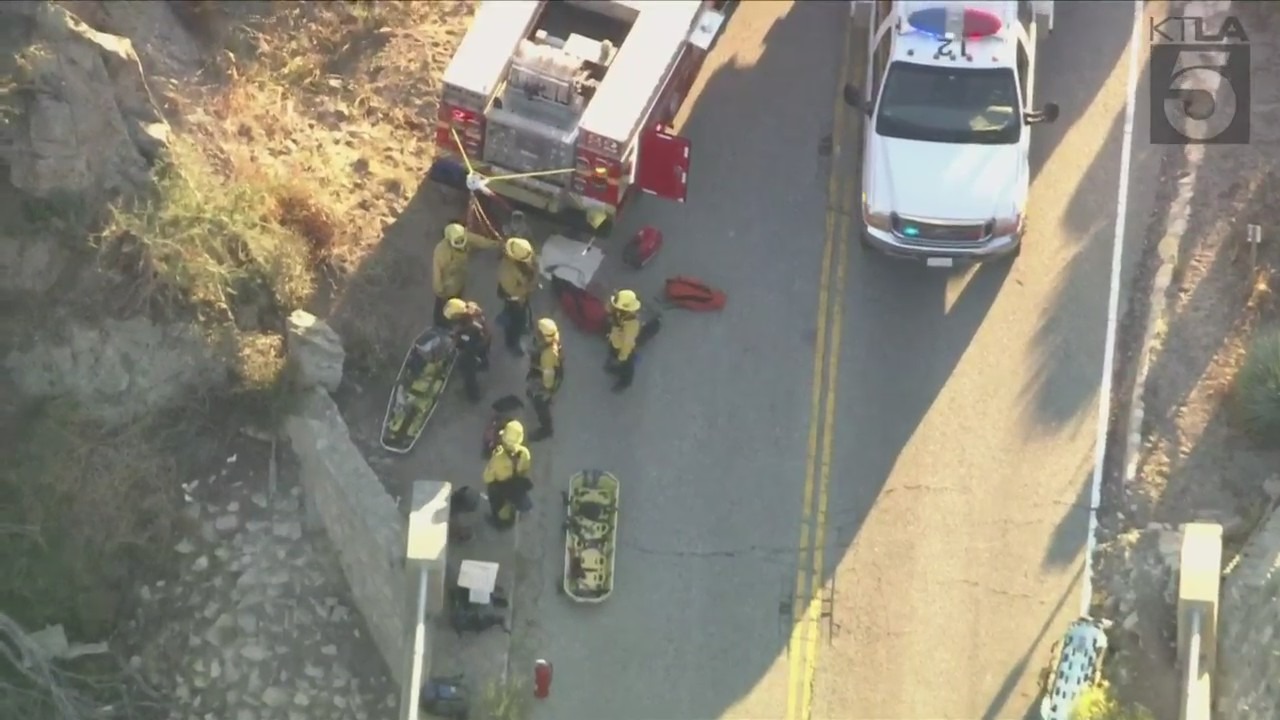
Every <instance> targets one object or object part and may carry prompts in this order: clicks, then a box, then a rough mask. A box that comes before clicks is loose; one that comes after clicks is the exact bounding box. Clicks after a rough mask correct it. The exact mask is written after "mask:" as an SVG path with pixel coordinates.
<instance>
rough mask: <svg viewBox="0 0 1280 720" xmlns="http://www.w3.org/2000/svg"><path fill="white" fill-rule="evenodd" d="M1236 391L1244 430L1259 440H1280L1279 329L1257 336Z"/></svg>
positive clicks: (1247, 356)
mask: <svg viewBox="0 0 1280 720" xmlns="http://www.w3.org/2000/svg"><path fill="white" fill-rule="evenodd" d="M1233 394H1234V401H1235V402H1234V404H1235V409H1236V414H1237V416H1238V418H1239V422H1240V424H1241V425H1242V426H1243V427H1244V429H1245V431H1246V432H1248V433H1249V434H1250V435H1253V436H1254V437H1255V438H1258V439H1259V440H1265V441H1267V442H1276V441H1280V330H1264V331H1261V332H1259V333H1258V334H1257V335H1256V336H1254V338H1253V342H1252V343H1251V344H1250V346H1249V351H1248V353H1247V355H1246V356H1245V361H1244V365H1243V366H1242V367H1241V368H1240V372H1239V373H1238V374H1237V375H1236V380H1235V388H1234V393H1233Z"/></svg>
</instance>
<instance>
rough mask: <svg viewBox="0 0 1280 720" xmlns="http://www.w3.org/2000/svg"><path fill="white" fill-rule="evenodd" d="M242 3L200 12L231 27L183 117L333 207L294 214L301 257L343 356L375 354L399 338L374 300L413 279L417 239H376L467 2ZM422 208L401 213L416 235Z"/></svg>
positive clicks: (246, 164) (237, 161) (409, 163)
mask: <svg viewBox="0 0 1280 720" xmlns="http://www.w3.org/2000/svg"><path fill="white" fill-rule="evenodd" d="M253 7H254V8H255V10H256V11H258V12H260V14H257V15H254V16H252V17H248V16H246V17H241V18H237V19H233V20H234V21H233V22H232V21H229V19H228V18H223V19H222V21H221V22H218V21H214V20H210V19H208V18H205V19H203V20H201V21H200V22H202V23H204V24H205V25H206V26H217V25H221V26H224V27H225V26H234V27H238V28H239V29H236V30H231V31H227V32H224V33H222V37H221V42H222V43H223V45H224V46H225V47H226V48H227V50H226V51H225V52H223V53H221V55H220V56H219V57H220V62H219V65H220V69H221V70H222V78H223V82H222V83H221V84H219V85H218V86H217V87H215V88H212V89H210V90H208V91H207V92H206V93H204V94H202V95H201V96H200V97H192V98H191V99H190V101H189V104H190V107H188V108H187V109H186V111H185V113H184V115H185V116H186V122H185V123H184V124H186V125H187V126H189V128H190V131H191V133H192V136H193V137H196V138H198V139H199V141H200V142H201V143H202V144H203V145H205V146H208V147H216V148H218V151H219V153H221V154H223V155H225V156H226V157H227V158H228V161H229V162H230V164H231V165H233V166H235V167H237V168H242V169H244V170H243V172H250V171H252V172H258V173H262V174H265V175H268V176H271V177H287V178H290V179H291V184H292V192H293V196H295V197H298V198H305V199H306V200H305V207H307V208H309V213H308V214H309V215H310V217H312V218H320V217H323V218H336V219H337V221H336V222H332V223H330V222H318V223H317V222H313V223H310V224H308V223H307V221H302V222H300V223H296V225H298V226H302V227H310V228H312V229H310V230H307V233H308V234H309V235H310V236H311V237H313V238H315V241H314V253H315V256H314V259H315V260H316V261H317V262H319V263H322V264H323V266H324V268H325V269H326V270H327V271H328V272H327V273H326V278H327V280H328V281H329V282H328V283H325V284H323V285H322V286H321V288H320V289H321V291H322V293H323V295H324V298H325V300H326V301H327V306H328V307H330V308H337V309H339V310H340V311H339V312H337V313H336V316H335V317H334V318H332V320H333V321H334V322H335V327H336V328H337V329H338V330H339V332H341V333H342V335H343V339H344V341H345V343H346V345H347V350H348V359H349V361H350V364H351V367H352V368H355V369H357V370H358V369H359V368H361V367H363V366H365V365H375V364H377V363H380V362H382V361H383V360H384V359H385V353H386V352H388V347H390V346H394V345H398V344H399V343H401V342H403V338H402V337H401V335H402V328H400V327H398V325H397V323H396V320H397V319H398V316H399V313H395V315H396V316H397V317H396V318H390V317H388V312H387V309H388V308H389V307H393V306H394V305H395V304H396V303H400V302H403V290H404V288H405V287H412V285H413V284H414V283H420V282H421V281H422V277H423V276H422V274H421V273H414V272H406V271H405V270H406V268H413V267H417V266H419V265H421V264H422V263H423V262H425V258H426V252H427V248H428V247H429V245H427V244H426V243H422V244H417V243H400V242H397V243H388V242H384V239H385V237H386V235H387V231H388V228H389V227H391V226H392V224H393V223H394V222H395V221H396V220H397V219H399V218H401V217H402V215H404V213H405V212H406V210H407V209H408V208H409V205H410V201H411V200H412V199H413V198H414V196H415V194H416V192H417V190H418V188H419V186H420V184H421V183H422V181H423V180H424V178H425V175H426V170H427V167H428V165H429V163H430V161H431V159H432V156H433V154H434V148H433V146H432V128H433V126H434V122H435V113H436V102H437V97H438V94H439V81H440V77H441V75H442V74H443V72H444V68H445V66H446V65H447V63H448V61H449V59H450V58H451V57H452V54H453V51H454V49H455V47H456V45H457V43H458V42H459V41H460V40H461V38H462V35H463V34H464V32H465V30H466V26H467V23H468V22H469V19H470V16H471V13H472V12H473V8H474V3H472V2H430V3H426V2H332V3H279V4H274V5H270V6H267V5H256V6H253ZM430 202H431V200H428V201H427V204H428V205H429V204H430ZM301 206H304V204H303V203H302V202H299V203H295V204H294V205H293V207H301ZM425 210H426V212H425V214H424V215H422V216H419V215H414V216H413V217H414V218H415V220H414V223H413V224H414V225H415V229H416V233H421V234H423V235H430V234H431V233H433V232H438V228H433V227H432V225H431V224H432V223H433V222H440V223H442V222H443V219H442V218H443V211H437V210H435V209H432V208H425ZM455 212H456V211H455ZM418 217H422V223H421V226H420V227H418V225H419V223H418V221H417V218H418ZM315 225H320V226H324V227H331V228H332V232H327V233H326V232H317V231H316V230H315V229H314V226H315ZM416 233H415V234H416ZM419 255H420V256H419ZM381 318H388V320H387V321H385V322H383V321H380V319H381ZM352 319H355V320H352ZM366 359H368V362H366V361H365V360H366Z"/></svg>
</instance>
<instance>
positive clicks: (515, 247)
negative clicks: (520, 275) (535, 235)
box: [503, 237, 533, 262]
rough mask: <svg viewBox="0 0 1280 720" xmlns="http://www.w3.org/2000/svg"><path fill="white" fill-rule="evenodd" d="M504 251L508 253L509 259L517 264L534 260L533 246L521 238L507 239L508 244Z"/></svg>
mask: <svg viewBox="0 0 1280 720" xmlns="http://www.w3.org/2000/svg"><path fill="white" fill-rule="evenodd" d="M503 250H504V251H505V252H506V253H507V257H509V258H511V259H512V260H515V261H516V262H529V261H530V260H532V259H533V245H530V244H529V241H528V240H525V239H524V238H521V237H513V238H507V244H506V246H504V247H503Z"/></svg>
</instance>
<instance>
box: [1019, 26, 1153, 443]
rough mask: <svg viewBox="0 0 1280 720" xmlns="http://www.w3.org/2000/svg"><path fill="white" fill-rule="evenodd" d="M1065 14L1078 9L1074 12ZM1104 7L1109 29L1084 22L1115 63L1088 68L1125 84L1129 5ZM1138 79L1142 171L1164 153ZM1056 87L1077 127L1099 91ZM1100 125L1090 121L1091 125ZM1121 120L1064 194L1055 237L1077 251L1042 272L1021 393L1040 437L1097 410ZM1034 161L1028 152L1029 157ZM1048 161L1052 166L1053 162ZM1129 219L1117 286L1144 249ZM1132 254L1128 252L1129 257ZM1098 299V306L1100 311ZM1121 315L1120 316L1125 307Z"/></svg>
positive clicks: (1138, 190)
mask: <svg viewBox="0 0 1280 720" xmlns="http://www.w3.org/2000/svg"><path fill="white" fill-rule="evenodd" d="M1060 7H1062V6H1060ZM1067 7H1074V8H1076V9H1080V6H1067ZM1091 7H1092V6H1091ZM1108 8H1109V12H1112V13H1113V14H1114V15H1116V19H1115V21H1114V22H1111V23H1102V24H1101V25H1099V24H1098V23H1099V18H1098V17H1096V9H1094V16H1093V17H1092V18H1091V20H1090V22H1091V23H1093V24H1094V25H1095V26H1097V28H1100V29H1097V28H1095V30H1094V31H1093V34H1094V35H1095V36H1096V37H1099V38H1104V39H1106V40H1107V45H1108V46H1111V45H1113V44H1114V45H1116V51H1115V54H1114V59H1111V60H1109V61H1108V62H1105V63H1103V62H1098V63H1092V62H1091V63H1088V64H1086V65H1087V66H1089V67H1094V66H1095V65H1096V66H1097V67H1098V68H1106V70H1107V72H1105V73H1104V72H1102V70H1099V72H1098V75H1099V77H1098V78H1097V80H1098V82H1099V83H1101V82H1103V81H1104V80H1106V79H1107V78H1108V77H1109V76H1111V75H1112V74H1113V72H1111V71H1114V73H1118V75H1117V76H1116V77H1118V78H1119V80H1120V81H1121V82H1122V83H1125V82H1127V79H1128V63H1129V59H1128V55H1127V54H1125V52H1124V43H1125V42H1126V41H1127V40H1128V39H1129V35H1130V30H1131V28H1132V23H1131V22H1130V21H1129V18H1130V17H1131V13H1132V6H1131V5H1129V4H1128V3H1110V4H1108ZM1086 10H1087V9H1086ZM1077 14H1081V13H1064V14H1063V16H1064V17H1067V18H1074V17H1075V16H1076V15H1077ZM1071 22H1077V21H1076V20H1072V21H1071ZM1063 32H1065V30H1064V31H1063ZM1055 34H1056V33H1055ZM1139 72H1140V74H1139V78H1138V85H1137V87H1138V93H1137V97H1136V99H1135V105H1134V119H1135V127H1134V142H1133V147H1132V156H1131V167H1133V168H1139V167H1144V166H1146V165H1147V164H1148V163H1151V162H1153V161H1154V159H1155V158H1157V157H1158V156H1159V154H1160V153H1161V152H1162V148H1159V147H1155V146H1151V145H1150V144H1149V143H1148V142H1147V137H1148V134H1147V132H1146V125H1147V123H1146V118H1147V117H1148V111H1147V107H1148V103H1147V102H1146V93H1145V88H1146V87H1147V83H1148V77H1147V76H1148V72H1149V70H1148V68H1147V67H1146V63H1145V62H1144V63H1143V64H1142V65H1141V66H1140V67H1139ZM1061 85H1062V86H1063V87H1064V88H1067V89H1064V90H1060V91H1059V92H1060V93H1063V94H1064V100H1063V105H1064V111H1063V114H1064V116H1065V115H1066V110H1065V107H1066V105H1067V104H1068V103H1069V104H1071V106H1072V107H1073V108H1076V110H1075V113H1076V120H1077V121H1078V120H1080V119H1081V115H1082V114H1083V113H1084V111H1085V109H1087V108H1089V106H1090V104H1091V103H1092V102H1093V100H1094V99H1095V98H1096V96H1097V92H1098V88H1097V87H1096V86H1092V85H1090V86H1084V85H1080V84H1078V83H1077V82H1065V83H1061ZM1099 107H1102V105H1099ZM1098 120H1099V119H1095V120H1094V121H1091V124H1092V123H1096V122H1097V121H1098ZM1124 120H1125V111H1124V103H1123V101H1121V102H1120V103H1119V105H1118V107H1117V108H1116V110H1115V113H1114V114H1113V116H1112V117H1110V118H1107V119H1106V120H1103V122H1107V123H1108V124H1107V130H1106V136H1105V140H1103V141H1102V142H1101V143H1100V144H1099V146H1098V151H1097V152H1096V153H1095V155H1094V157H1093V158H1092V159H1091V161H1090V162H1089V166H1088V168H1087V169H1086V170H1085V172H1084V174H1083V175H1082V176H1081V178H1080V180H1079V182H1078V183H1077V184H1076V186H1075V187H1074V188H1070V192H1071V197H1070V200H1069V201H1068V202H1067V204H1066V207H1065V209H1064V210H1063V212H1062V215H1061V218H1060V223H1061V227H1060V228H1059V232H1060V233H1061V234H1062V235H1063V236H1065V237H1066V238H1068V239H1071V240H1074V241H1075V245H1074V247H1073V248H1072V249H1071V251H1070V255H1068V256H1066V257H1061V258H1054V259H1052V260H1051V261H1050V262H1051V263H1053V264H1056V265H1060V269H1058V268H1055V267H1053V266H1052V265H1051V266H1050V268H1049V269H1048V271H1049V272H1055V273H1056V274H1057V280H1056V290H1055V291H1054V292H1053V294H1052V300H1051V302H1050V304H1049V305H1048V307H1047V308H1046V309H1045V311H1044V312H1043V314H1042V316H1041V321H1040V327H1039V329H1038V330H1037V331H1036V334H1035V338H1034V347H1035V349H1036V353H1037V355H1038V356H1039V360H1038V362H1037V366H1036V368H1035V369H1034V371H1033V373H1032V376H1031V378H1030V379H1029V380H1028V382H1027V384H1026V386H1025V387H1024V388H1023V394H1024V397H1025V398H1026V401H1027V402H1028V404H1029V405H1030V407H1031V410H1032V413H1031V417H1032V418H1033V419H1034V420H1035V421H1036V424H1037V427H1036V432H1038V433H1044V434H1053V433H1056V432H1060V431H1063V430H1066V429H1069V427H1070V426H1071V425H1072V424H1073V423H1076V422H1080V421H1085V420H1087V419H1089V418H1088V417H1087V416H1088V414H1089V411H1091V410H1092V409H1093V408H1094V407H1095V406H1094V401H1095V400H1096V399H1097V391H1098V384H1099V380H1100V378H1099V376H1098V368H1099V367H1101V358H1102V351H1103V345H1104V340H1105V338H1106V314H1105V312H1106V304H1105V298H1106V297H1107V292H1108V290H1109V284H1110V283H1109V279H1110V276H1111V269H1112V268H1111V265H1112V257H1113V249H1114V239H1115V230H1116V210H1117V203H1116V200H1117V191H1118V187H1119V186H1118V180H1119V177H1120V164H1121V162H1120V160H1121V150H1122V147H1123V134H1124ZM1089 129H1090V128H1089V126H1086V125H1081V126H1080V127H1078V128H1075V129H1074V130H1075V131H1077V132H1084V131H1088V130H1089ZM1070 131H1072V128H1065V127H1064V128H1059V129H1057V130H1056V131H1055V136H1057V137H1061V135H1058V134H1057V133H1064V134H1065V133H1066V132H1070ZM1038 154H1039V153H1037V152H1035V151H1034V149H1033V156H1036V155H1038ZM1048 158H1049V155H1048V154H1046V155H1043V156H1042V157H1041V159H1040V162H1041V163H1042V164H1043V163H1046V162H1048ZM1061 161H1062V162H1063V163H1064V164H1069V163H1070V162H1071V160H1070V159H1069V158H1063V159H1061ZM1054 162H1055V164H1056V163H1057V162H1058V161H1057V160H1055V161H1054ZM1043 180H1044V181H1045V182H1046V188H1051V189H1053V190H1054V191H1056V190H1057V189H1058V188H1056V187H1055V186H1054V184H1053V178H1049V177H1045V178H1043ZM1151 192H1152V189H1151V188H1146V187H1141V186H1130V197H1134V196H1140V195H1142V194H1149V193H1151ZM1035 195H1036V190H1035V189H1034V188H1033V198H1034V197H1035ZM1128 220H1129V223H1128V225H1127V227H1126V232H1125V246H1126V252H1125V253H1124V255H1123V256H1122V271H1123V272H1122V275H1121V277H1122V281H1123V280H1127V279H1128V278H1129V277H1130V276H1131V274H1132V271H1133V268H1132V267H1130V265H1131V264H1132V263H1133V262H1134V261H1136V260H1137V256H1138V254H1139V253H1138V252H1137V249H1138V248H1140V247H1141V245H1142V239H1143V233H1144V231H1145V227H1143V225H1141V224H1138V223H1136V222H1134V221H1135V220H1137V221H1145V220H1147V218H1137V217H1134V216H1133V213H1132V206H1130V212H1129V218H1128ZM1030 222H1031V223H1032V225H1033V226H1034V225H1035V223H1036V218H1035V217H1034V216H1032V218H1031V221H1030ZM1130 249H1132V250H1133V252H1129V250H1130ZM1100 298H1103V299H1104V301H1103V303H1102V304H1101V305H1100V306H1099V304H1098V300H1099V299H1100ZM1085 308H1099V309H1098V310H1090V312H1088V313H1087V315H1086V314H1084V312H1083V311H1084V309H1085ZM1121 310H1122V311H1123V307H1122V308H1121Z"/></svg>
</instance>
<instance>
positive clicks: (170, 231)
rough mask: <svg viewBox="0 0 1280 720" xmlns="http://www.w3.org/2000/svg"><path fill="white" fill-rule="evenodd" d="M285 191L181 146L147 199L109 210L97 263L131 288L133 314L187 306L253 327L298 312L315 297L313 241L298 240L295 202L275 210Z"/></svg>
mask: <svg viewBox="0 0 1280 720" xmlns="http://www.w3.org/2000/svg"><path fill="white" fill-rule="evenodd" d="M284 183H285V179H284V178H273V177H263V176H256V177H254V176H250V177H246V176H245V174H243V173H237V172H235V169H234V168H231V171H230V172H219V171H218V168H217V167H216V166H215V165H214V163H212V162H211V161H210V160H209V159H207V158H206V157H205V156H204V155H203V154H202V153H201V152H200V150H199V149H198V148H196V147H195V146H194V145H192V144H190V143H189V142H186V141H183V140H179V141H177V142H176V143H175V144H174V146H173V148H172V156H171V158H170V159H169V161H168V162H167V163H166V164H165V165H164V166H163V167H161V168H159V170H158V172H157V176H156V185H155V189H154V192H153V193H152V194H151V195H150V196H149V197H146V198H143V199H140V200H134V201H130V202H128V203H116V204H115V205H113V206H112V207H111V208H110V213H109V218H108V220H107V225H106V228H105V229H104V230H103V232H102V238H103V242H102V250H103V258H104V260H105V261H106V262H107V263H108V264H109V266H110V267H112V268H113V269H117V270H123V271H125V274H126V275H127V276H128V277H130V278H131V279H132V280H133V282H134V285H133V286H132V288H131V291H130V292H129V293H127V296H128V298H129V299H130V303H131V304H132V305H134V306H135V307H137V308H141V307H150V308H153V309H166V310H168V309H173V308H174V307H175V306H184V307H189V308H193V309H195V310H196V311H197V312H198V313H199V314H200V316H201V317H202V318H204V319H206V320H212V321H214V322H233V323H235V324H236V325H237V326H239V327H246V326H248V327H254V326H256V325H258V324H259V323H258V322H257V321H258V320H259V319H260V316H261V315H262V313H264V312H269V313H273V314H276V315H279V314H280V313H281V312H282V311H284V310H286V309H292V308H296V307H300V306H302V305H304V304H306V303H307V302H308V301H309V300H310V298H311V294H312V293H313V292H314V290H315V280H314V276H313V272H312V270H313V263H312V260H311V257H312V251H311V244H312V241H311V239H310V238H308V237H305V236H303V235H302V234H300V233H299V232H298V226H297V224H296V222H295V218H296V216H297V211H296V210H295V209H294V205H293V203H295V202H296V201H295V200H294V199H293V197H292V196H291V195H284V197H286V198H288V199H289V200H288V202H289V203H290V204H288V205H285V204H283V203H282V201H281V197H282V193H281V192H279V188H281V187H285V185H284ZM286 208H287V209H288V210H289V211H290V212H289V213H287V214H286V213H285V212H283V210H284V209H286ZM286 221H287V222H286ZM157 305H158V306H159V307H158V308H157Z"/></svg>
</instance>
